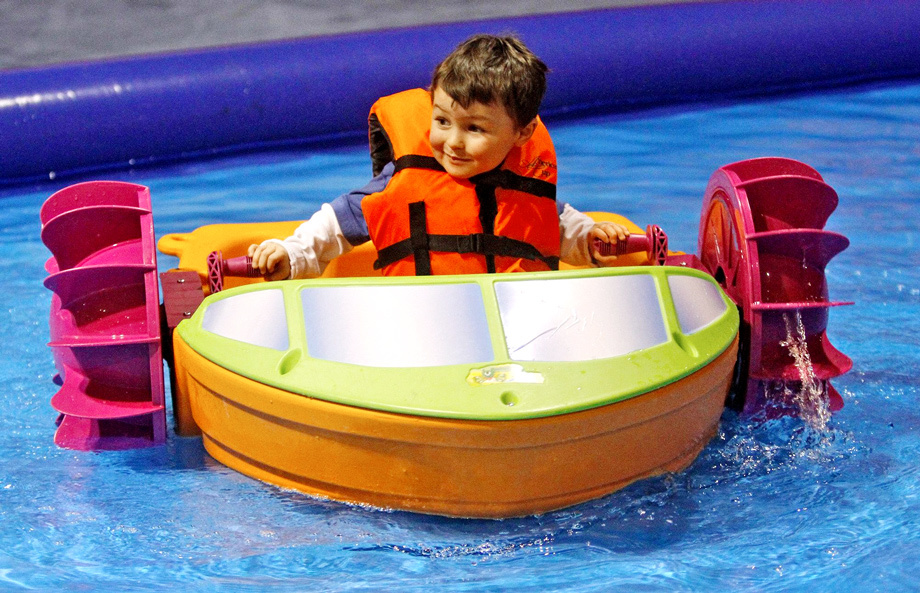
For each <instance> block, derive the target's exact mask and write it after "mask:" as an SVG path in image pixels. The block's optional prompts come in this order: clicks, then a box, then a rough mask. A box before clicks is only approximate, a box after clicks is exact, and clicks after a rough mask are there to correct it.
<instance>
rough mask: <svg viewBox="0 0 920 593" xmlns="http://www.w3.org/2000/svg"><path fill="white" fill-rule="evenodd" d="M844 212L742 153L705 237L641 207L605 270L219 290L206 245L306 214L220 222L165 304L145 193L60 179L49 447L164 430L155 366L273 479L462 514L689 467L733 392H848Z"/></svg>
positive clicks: (245, 237) (234, 240)
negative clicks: (671, 228) (838, 228)
mask: <svg viewBox="0 0 920 593" xmlns="http://www.w3.org/2000/svg"><path fill="white" fill-rule="evenodd" d="M836 205H837V194H836V192H835V191H834V190H833V188H831V187H830V186H828V185H827V184H826V183H825V182H824V180H823V178H822V177H821V176H820V174H818V172H817V171H815V170H814V169H812V168H811V167H809V166H808V165H805V164H804V163H800V162H798V161H793V160H790V159H783V158H775V157H767V158H761V159H752V160H748V161H739V162H737V163H733V164H730V165H726V166H724V167H722V168H720V169H719V170H717V171H716V172H715V173H714V174H713V176H712V178H711V179H710V182H709V186H708V187H707V189H706V194H705V197H704V200H703V210H702V215H701V218H700V232H699V245H698V249H699V255H698V256H697V255H684V254H673V253H671V252H668V251H667V246H666V243H667V242H666V238H665V240H664V241H659V240H657V239H656V237H657V238H658V239H660V238H661V237H660V236H657V235H656V234H655V233H653V232H651V231H652V230H653V225H652V226H650V227H648V230H649V232H650V234H647V236H646V237H645V240H644V243H645V244H646V245H647V246H648V248H649V251H648V253H647V254H639V253H625V254H623V255H621V256H620V258H619V259H618V260H617V261H618V263H619V264H621V265H623V266H624V267H618V268H607V269H581V270H578V269H575V270H563V271H558V272H543V273H537V274H505V275H502V274H499V275H487V276H455V277H450V276H439V277H433V278H432V277H429V278H381V277H379V276H378V277H374V274H375V272H374V271H373V269H372V266H371V263H372V262H373V260H374V258H375V251H374V249H373V246H372V245H369V244H367V245H364V246H361V247H359V248H356V249H355V250H354V251H352V252H350V253H348V254H346V255H345V256H342V257H340V258H337V259H336V260H335V261H334V262H332V264H330V266H329V267H328V268H327V269H326V273H325V274H324V276H327V277H324V278H321V279H316V280H305V281H287V282H279V283H272V284H266V283H264V282H262V281H261V279H253V278H245V279H241V278H234V277H228V278H226V283H225V282H224V279H222V278H221V273H222V272H221V270H222V269H223V267H222V264H221V265H217V266H214V267H212V264H213V263H215V262H216V263H218V264H220V262H221V257H219V256H218V257H217V258H216V260H215V259H212V257H211V256H212V255H214V254H215V253H217V251H212V250H221V253H225V254H227V255H228V256H230V257H231V258H232V257H233V256H235V255H241V254H243V253H245V251H246V246H248V245H249V244H250V243H253V242H257V241H259V240H261V239H262V238H264V237H284V236H288V235H289V234H290V233H291V231H292V230H293V229H294V228H295V227H296V226H297V223H295V222H282V223H246V224H229V225H227V224H225V225H208V226H205V227H200V228H198V229H196V230H194V231H192V232H191V233H184V234H173V235H166V236H165V237H162V238H161V239H160V241H159V242H158V243H157V246H158V247H159V248H160V251H162V252H163V253H166V254H168V255H173V256H177V257H178V258H179V265H178V268H177V269H175V270H170V271H167V272H164V273H163V274H161V275H160V280H161V285H160V287H162V291H163V297H164V298H163V305H162V307H161V306H160V305H159V303H158V299H157V298H156V295H157V293H158V292H159V291H158V288H159V287H158V284H157V282H156V278H157V276H156V274H155V270H156V258H155V253H154V250H153V241H152V238H153V226H152V219H151V216H150V215H151V210H150V207H149V206H150V196H149V190H148V189H147V188H145V187H142V186H136V185H133V184H128V183H123V182H106V181H101V182H87V183H84V184H77V185H74V186H70V187H68V188H65V189H63V190H60V191H59V192H57V193H55V194H54V195H52V196H51V197H50V198H49V199H48V201H46V203H45V205H44V206H43V207H42V212H41V218H42V223H43V224H42V240H43V242H45V244H46V245H47V246H48V247H49V249H50V250H51V251H52V258H51V259H50V260H49V262H48V264H47V265H46V268H47V269H48V271H49V277H48V278H47V279H46V286H48V287H49V288H50V289H51V290H52V291H53V292H54V295H53V298H52V311H51V317H50V324H51V330H52V332H51V333H52V336H53V342H52V344H51V346H52V351H53V353H54V356H55V362H56V364H58V367H59V369H60V371H61V377H60V379H61V381H60V382H59V385H61V389H60V391H59V392H58V393H57V394H56V395H55V396H54V397H53V398H52V402H51V403H52V405H53V406H54V407H55V409H57V410H58V411H59V412H60V413H61V417H60V423H59V427H58V431H57V433H56V435H55V442H56V443H58V444H59V445H61V446H65V447H69V448H73V449H79V450H93V449H120V448H128V447H136V446H149V445H154V444H159V443H162V442H163V441H164V440H165V434H166V426H165V405H164V402H163V381H162V366H163V365H162V361H163V360H164V359H165V360H167V361H169V362H170V363H171V371H172V373H173V375H172V380H171V388H172V389H171V391H172V397H173V414H174V416H175V420H176V423H175V432H176V433H177V434H178V435H198V434H201V435H202V437H203V440H204V446H205V448H206V449H207V451H208V452H209V453H210V454H211V455H212V456H213V457H214V458H215V459H217V460H218V461H220V462H222V463H224V464H226V465H227V466H229V467H231V468H233V469H236V470H238V471H240V472H242V473H244V474H247V475H249V476H252V477H254V478H257V479H260V480H263V481H265V482H269V483H272V484H276V485H278V486H280V487H282V488H291V489H295V490H299V491H303V492H306V493H309V494H312V495H316V496H320V497H325V498H329V499H334V500H340V501H347V502H351V503H356V504H368V505H373V506H377V507H386V508H393V509H403V510H410V511H418V512H422V513H434V514H440V515H449V516H458V517H511V516H517V515H528V514H539V513H543V512H546V511H550V510H553V509H557V508H562V507H566V506H569V505H573V504H576V503H580V502H583V501H587V500H590V499H593V498H597V497H600V496H603V495H605V494H607V493H609V492H612V491H614V490H617V489H618V488H621V487H623V486H626V485H627V484H629V483H631V482H633V481H635V480H639V479H642V478H645V477H649V476H653V475H655V474H660V473H662V472H673V471H679V470H681V469H683V468H684V467H686V466H688V465H689V464H690V463H691V462H692V461H693V459H694V458H695V457H696V455H697V454H698V453H699V451H700V450H701V449H702V448H703V447H704V446H705V445H706V443H707V442H708V441H709V439H710V438H711V437H712V436H713V435H714V434H715V432H716V430H717V426H718V422H719V418H720V415H721V412H722V409H723V405H728V406H730V407H732V408H735V409H737V410H740V411H742V413H745V414H754V415H762V414H767V415H768V416H769V415H770V414H777V413H779V414H786V413H793V414H795V413H797V412H798V411H801V412H802V413H803V415H804V414H805V412H806V411H807V410H806V409H805V408H803V407H802V406H801V404H800V402H798V401H797V400H796V394H798V393H806V392H807V393H811V394H817V395H819V396H820V397H821V400H822V401H821V402H819V403H820V404H821V406H822V407H826V408H827V410H828V411H835V410H837V409H839V408H840V407H841V406H842V405H843V401H842V399H841V397H840V394H839V393H837V392H836V390H835V389H834V388H833V386H832V385H831V383H830V379H832V378H834V377H837V376H839V375H841V374H843V373H845V372H847V371H848V370H849V369H850V367H851V366H852V361H851V360H850V359H849V358H848V357H847V356H845V355H844V354H843V353H841V352H840V351H838V350H837V349H836V348H834V347H833V345H832V344H831V343H830V341H829V340H828V339H827V332H826V329H827V322H828V311H829V310H830V309H831V308H834V307H837V306H839V305H846V304H851V303H848V302H836V301H831V300H830V299H829V298H828V290H827V282H826V278H825V273H824V270H825V266H826V265H827V264H828V263H829V262H830V260H831V259H832V258H833V257H834V256H835V255H836V254H837V253H839V252H840V251H842V250H843V249H845V248H846V246H847V245H848V243H849V242H848V241H847V239H846V237H844V236H843V235H840V234H838V233H834V232H832V231H828V230H825V229H824V226H825V223H826V221H827V218H828V216H830V214H831V213H832V212H833V210H834V208H835V207H836ZM596 218H598V219H604V218H606V219H613V220H618V221H619V222H621V223H624V224H626V225H627V226H628V227H630V231H631V233H636V234H641V229H639V228H638V227H636V225H634V224H632V223H630V222H629V221H627V220H625V219H623V218H622V217H617V216H616V215H605V214H600V215H598V216H596ZM90 222H92V223H93V225H90V226H87V224H88V223H90ZM87 228H89V229H90V230H91V231H92V232H89V233H87V232H85V229H87ZM79 229H82V230H83V231H84V232H82V233H81V232H80V230H79ZM633 238H634V237H633V236H632V235H631V236H630V237H629V239H628V242H631V241H633ZM640 242H641V241H640ZM618 249H619V247H618ZM651 264H656V265H651ZM660 264H665V265H660ZM228 270H229V268H228ZM202 288H205V290H204V291H203V290H202ZM224 288H228V290H223V289H224ZM209 291H210V293H211V294H210V296H208V297H207V298H205V297H204V294H205V293H206V292H209ZM105 302H108V303H109V306H97V304H98V303H105ZM161 313H162V314H163V315H161ZM139 320H140V321H139ZM164 321H165V323H163V322H164ZM793 330H794V331H793ZM793 342H794V344H795V346H796V348H797V349H798V350H799V351H801V352H806V353H807V354H808V356H807V358H808V361H809V364H808V365H807V367H803V366H802V365H801V364H800V360H799V359H798V358H797V357H796V356H794V355H793V354H792V353H791V352H790V351H789V349H788V348H786V346H785V345H786V344H788V343H793ZM161 351H162V355H161ZM726 396H729V397H728V398H726Z"/></svg>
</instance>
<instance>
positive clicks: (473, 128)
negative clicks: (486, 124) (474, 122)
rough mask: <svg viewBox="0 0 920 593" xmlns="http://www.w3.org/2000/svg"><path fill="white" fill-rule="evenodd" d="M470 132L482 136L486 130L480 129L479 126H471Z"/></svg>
mask: <svg viewBox="0 0 920 593" xmlns="http://www.w3.org/2000/svg"><path fill="white" fill-rule="evenodd" d="M469 131H470V132H473V133H474V134H481V133H483V132H485V130H483V129H482V128H480V127H479V126H470V127H469Z"/></svg>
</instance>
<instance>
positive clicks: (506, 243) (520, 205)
mask: <svg viewBox="0 0 920 593" xmlns="http://www.w3.org/2000/svg"><path fill="white" fill-rule="evenodd" d="M431 109H432V107H431V96H430V95H429V94H428V91H425V90H423V89H414V90H411V91H404V92H402V93H397V94H395V95H390V96H388V97H383V98H381V99H379V100H378V101H377V102H376V103H375V104H374V106H373V107H372V108H371V114H370V117H369V126H370V133H369V137H370V144H371V159H372V161H373V163H374V174H375V175H376V174H378V173H379V172H380V170H381V169H382V168H383V166H384V165H385V164H386V163H388V162H391V161H392V162H395V165H396V169H395V172H394V174H393V177H392V178H391V179H390V181H389V183H388V184H387V187H386V188H385V189H384V190H383V191H381V192H379V193H375V194H371V195H369V196H367V197H365V198H364V199H363V200H362V201H361V209H362V211H363V212H364V218H365V220H366V221H367V228H368V233H369V235H370V238H371V240H373V242H374V245H375V246H376V247H377V255H378V259H377V261H376V262H375V263H374V267H375V268H376V269H381V268H382V269H383V273H384V274H385V275H413V274H415V275H427V274H474V273H484V272H513V271H537V270H549V269H557V268H558V267H559V214H558V212H557V211H556V153H555V151H554V149H553V144H552V140H550V137H549V132H547V130H546V127H544V126H543V123H542V122H540V121H539V120H538V122H537V128H536V131H535V132H534V134H533V136H532V137H531V139H530V140H528V141H527V142H526V143H525V144H524V145H523V146H521V147H517V148H514V149H512V151H511V152H510V153H509V154H508V157H507V158H506V159H505V162H504V163H503V164H502V166H501V167H499V168H498V169H496V170H494V171H490V172H488V173H483V174H481V175H476V176H474V177H471V178H470V179H456V178H454V177H451V176H450V175H449V174H448V173H447V172H446V171H445V170H444V168H443V167H441V165H440V164H438V162H437V161H436V160H435V158H434V156H433V153H432V151H431V145H430V144H429V141H428V134H429V130H430V127H431Z"/></svg>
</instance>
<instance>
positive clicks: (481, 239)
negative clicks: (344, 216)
mask: <svg viewBox="0 0 920 593" xmlns="http://www.w3.org/2000/svg"><path fill="white" fill-rule="evenodd" d="M415 204H422V205H423V204H424V202H413V204H410V223H409V224H410V227H412V226H413V225H412V222H411V218H412V214H411V212H412V211H413V208H412V206H414V205H415ZM415 209H418V207H416V208H415ZM423 209H424V208H422V210H423ZM410 233H412V231H411V230H410ZM431 251H439V252H442V253H478V254H480V255H483V256H486V257H489V256H491V257H495V256H502V257H516V258H521V259H527V260H533V261H542V262H543V263H545V264H546V265H547V267H549V268H550V269H551V270H558V269H559V258H558V257H547V256H544V255H543V254H542V253H540V251H539V250H538V249H537V248H536V247H534V246H533V245H531V244H530V243H525V242H524V241H518V240H517V239H511V238H509V237H501V236H496V235H487V234H485V233H476V234H473V235H429V234H427V233H426V234H424V235H418V234H412V235H410V237H409V238H408V239H403V240H402V241H399V242H397V243H394V244H392V245H389V246H387V247H384V248H383V249H380V250H379V251H378V252H377V261H375V262H374V269H375V270H379V269H381V268H383V267H385V266H388V265H390V264H392V263H396V262H398V261H399V260H401V259H403V258H406V257H409V256H410V255H411V256H413V258H414V259H415V273H416V275H419V276H425V275H430V274H431V256H430V252H431ZM420 262H421V264H420Z"/></svg>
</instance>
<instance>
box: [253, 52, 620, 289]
mask: <svg viewBox="0 0 920 593" xmlns="http://www.w3.org/2000/svg"><path fill="white" fill-rule="evenodd" d="M546 71H547V67H546V65H545V64H544V63H543V62H542V61H540V59H539V58H537V57H536V56H535V55H534V54H533V53H532V52H531V51H530V50H529V49H527V47H525V46H524V45H523V44H522V43H521V42H520V41H518V40H517V39H515V38H514V37H495V36H491V35H478V36H475V37H473V38H471V39H469V40H467V41H466V42H464V43H462V44H461V45H460V46H458V47H457V49H456V50H454V52H452V53H451V54H450V55H449V56H448V57H447V58H445V60H444V61H443V62H442V63H441V64H440V65H439V66H438V67H437V68H436V70H435V72H434V76H433V77H432V83H431V89H430V91H424V90H422V89H415V90H412V91H404V92H402V93H397V94H396V95H391V96H389V97H384V98H382V99H380V100H379V101H377V103H375V104H374V107H373V108H372V110H371V115H370V117H369V128H370V133H369V138H370V142H371V158H372V160H373V164H374V175H375V177H374V179H373V180H372V181H371V182H370V183H369V184H368V185H367V186H366V187H364V188H362V189H361V190H356V191H354V192H351V193H350V194H345V195H343V196H340V197H339V198H337V199H336V200H333V202H332V203H331V204H324V205H323V207H322V208H321V209H320V211H319V212H317V213H316V214H314V215H313V217H312V218H310V220H308V221H306V222H305V223H303V224H302V225H301V226H300V227H299V228H298V229H297V231H295V234H294V236H292V237H289V238H288V239H286V240H284V241H279V240H275V239H270V240H268V241H264V242H263V243H262V244H260V245H251V246H250V247H249V255H251V256H252V258H253V267H254V268H257V269H258V270H259V271H260V272H261V273H262V274H263V275H264V276H265V277H266V278H267V279H268V280H280V279H286V278H307V277H314V276H318V275H320V274H322V271H323V269H324V268H325V266H326V264H328V262H329V261H331V260H332V259H333V258H334V257H337V256H338V255H341V254H342V253H346V252H347V251H350V250H351V249H352V247H353V246H354V245H357V244H360V243H363V242H365V241H367V240H369V239H370V240H373V242H374V245H375V247H376V248H377V252H378V260H377V262H375V267H376V268H380V269H382V270H383V273H384V274H388V275H406V274H460V273H481V272H507V271H532V270H546V269H555V268H557V267H558V262H559V259H560V258H561V259H563V260H564V261H566V262H567V263H571V264H575V265H585V264H588V263H594V264H595V265H610V264H611V263H612V262H613V260H615V259H616V256H606V257H605V256H601V255H600V254H599V253H598V252H597V251H596V250H595V249H594V247H593V243H594V239H595V238H599V239H601V240H602V241H604V242H613V241H618V240H624V239H625V238H626V237H627V236H628V234H629V233H628V231H627V229H626V228H625V227H623V226H621V225H618V224H615V223H610V222H603V223H594V222H593V221H592V220H591V219H590V218H588V217H587V216H585V215H584V214H581V213H580V212H577V211H576V210H574V209H573V208H571V207H570V206H569V205H568V204H564V205H562V206H560V207H557V204H556V201H555V194H556V158H555V152H554V150H553V146H552V142H551V140H550V138H549V134H548V132H547V131H546V129H545V127H544V126H543V124H542V122H541V121H540V119H539V117H538V116H537V111H538V109H539V106H540V103H541V102H542V100H543V95H544V92H545V90H546Z"/></svg>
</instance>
